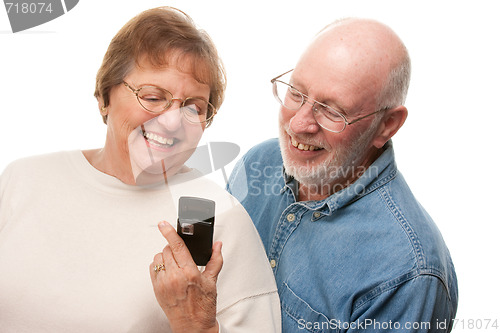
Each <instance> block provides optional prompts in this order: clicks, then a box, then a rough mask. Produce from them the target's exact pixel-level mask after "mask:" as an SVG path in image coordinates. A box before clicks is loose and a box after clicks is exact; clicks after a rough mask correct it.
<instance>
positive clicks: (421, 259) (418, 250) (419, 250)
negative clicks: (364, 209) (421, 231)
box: [378, 186, 426, 269]
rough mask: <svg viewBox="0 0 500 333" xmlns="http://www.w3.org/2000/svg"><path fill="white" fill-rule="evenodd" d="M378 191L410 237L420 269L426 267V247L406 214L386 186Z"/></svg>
mask: <svg viewBox="0 0 500 333" xmlns="http://www.w3.org/2000/svg"><path fill="white" fill-rule="evenodd" d="M378 193H379V194H380V196H381V197H382V199H383V200H384V202H385V204H386V207H387V208H388V209H389V211H390V212H391V214H392V215H393V216H394V218H395V219H396V221H397V222H398V224H399V226H400V227H401V228H402V229H403V231H404V232H405V234H406V236H407V237H408V240H409V241H410V244H411V246H412V248H413V252H414V253H415V258H416V263H417V267H418V268H419V269H424V268H425V266H426V260H425V253H424V249H423V247H422V244H421V243H420V241H419V239H418V236H417V233H416V232H415V230H413V228H412V227H411V225H410V224H409V223H408V220H407V219H406V217H405V216H404V214H403V212H402V211H401V210H400V209H399V207H398V205H397V204H396V202H395V201H394V199H393V198H392V196H391V194H390V193H389V191H388V190H387V189H386V188H385V186H383V187H380V188H379V189H378Z"/></svg>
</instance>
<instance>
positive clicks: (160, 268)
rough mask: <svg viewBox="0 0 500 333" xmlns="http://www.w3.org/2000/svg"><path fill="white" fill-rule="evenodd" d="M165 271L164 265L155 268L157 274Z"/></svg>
mask: <svg viewBox="0 0 500 333" xmlns="http://www.w3.org/2000/svg"><path fill="white" fill-rule="evenodd" d="M164 270H165V265H164V264H158V265H156V266H155V273H159V272H160V271H164Z"/></svg>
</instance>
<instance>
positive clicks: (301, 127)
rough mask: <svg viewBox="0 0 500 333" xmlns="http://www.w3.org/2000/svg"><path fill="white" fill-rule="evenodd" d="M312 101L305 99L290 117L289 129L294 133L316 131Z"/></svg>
mask: <svg viewBox="0 0 500 333" xmlns="http://www.w3.org/2000/svg"><path fill="white" fill-rule="evenodd" d="M313 108H314V103H311V102H309V101H308V100H306V101H305V102H304V104H303V105H302V106H301V107H300V109H298V110H297V111H296V112H295V115H294V116H293V117H292V118H291V119H290V129H291V130H292V131H293V132H294V133H316V132H317V131H318V130H319V125H318V122H317V121H316V119H315V118H314V109H313Z"/></svg>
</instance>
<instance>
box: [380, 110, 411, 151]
mask: <svg viewBox="0 0 500 333" xmlns="http://www.w3.org/2000/svg"><path fill="white" fill-rule="evenodd" d="M406 117H408V110H407V109H406V107H404V106H403V105H400V106H398V107H396V108H393V109H389V110H387V111H385V114H384V116H383V117H382V120H381V121H380V125H379V129H378V134H377V135H376V136H375V138H374V139H373V145H374V146H375V147H377V148H382V147H383V146H384V145H385V144H386V143H387V141H389V140H390V139H391V138H392V137H393V136H394V134H396V133H397V132H398V130H399V129H400V128H401V126H403V124H404V123H405V120H406Z"/></svg>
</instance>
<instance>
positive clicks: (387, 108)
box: [346, 107, 390, 125]
mask: <svg viewBox="0 0 500 333" xmlns="http://www.w3.org/2000/svg"><path fill="white" fill-rule="evenodd" d="M389 109H390V108H389V107H385V108H383V109H380V110H378V111H375V112H372V113H369V114H367V115H364V116H363V117H361V118H358V119H354V120H353V121H347V122H346V123H347V125H351V124H354V123H357V122H358V121H360V120H362V119H365V118H367V117H369V116H372V115H374V114H375V113H379V112H381V111H386V110H389Z"/></svg>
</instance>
